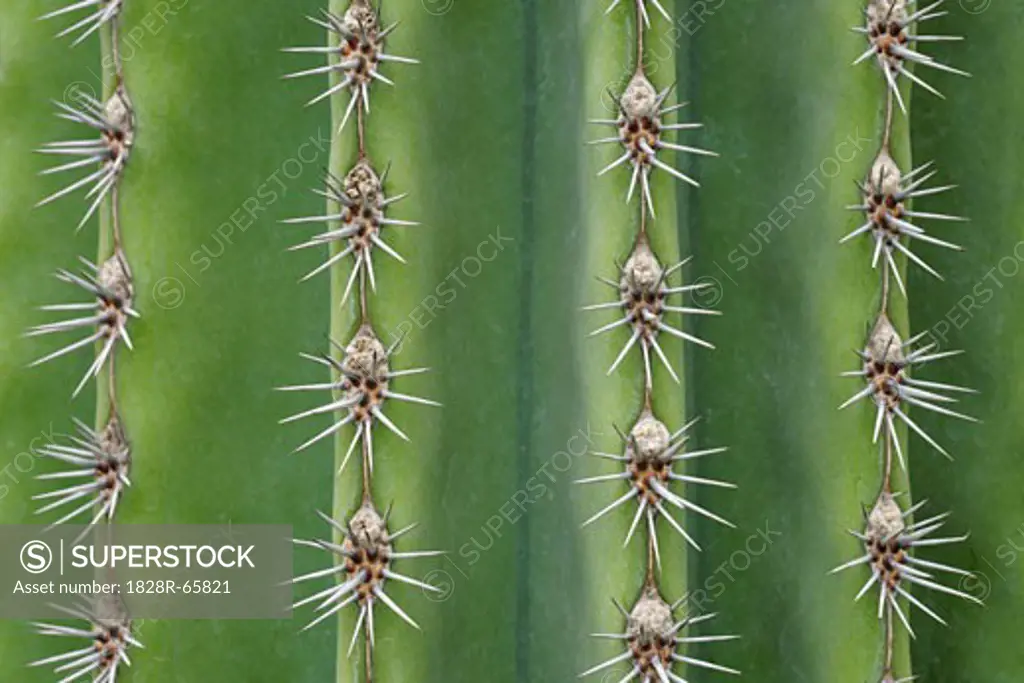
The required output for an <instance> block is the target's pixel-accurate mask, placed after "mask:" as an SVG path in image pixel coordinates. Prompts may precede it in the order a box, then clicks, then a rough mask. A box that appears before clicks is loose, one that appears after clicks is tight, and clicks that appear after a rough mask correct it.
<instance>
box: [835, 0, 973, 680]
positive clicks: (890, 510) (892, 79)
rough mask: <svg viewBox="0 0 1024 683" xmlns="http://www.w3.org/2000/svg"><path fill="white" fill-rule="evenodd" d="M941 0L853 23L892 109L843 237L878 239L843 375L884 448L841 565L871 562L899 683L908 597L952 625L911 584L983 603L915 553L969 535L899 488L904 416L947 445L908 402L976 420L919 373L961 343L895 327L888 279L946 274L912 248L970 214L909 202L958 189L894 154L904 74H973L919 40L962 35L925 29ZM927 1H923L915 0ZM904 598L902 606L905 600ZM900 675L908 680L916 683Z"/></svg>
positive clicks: (947, 387)
mask: <svg viewBox="0 0 1024 683" xmlns="http://www.w3.org/2000/svg"><path fill="white" fill-rule="evenodd" d="M943 1H944V0H938V2H934V3H932V4H929V5H927V6H923V7H920V8H917V9H915V7H916V4H915V3H913V2H910V1H907V0H870V2H869V4H868V6H867V8H866V10H865V12H864V17H865V23H864V25H863V26H858V27H854V29H853V30H854V31H855V32H857V33H859V34H861V35H863V36H864V37H865V38H866V39H867V41H868V47H867V49H866V50H865V52H864V53H863V54H862V55H861V56H860V57H859V58H858V59H857V60H856V62H855V64H859V63H861V62H865V61H867V60H870V59H871V58H872V57H874V61H875V62H876V63H877V66H878V68H879V69H880V71H881V74H882V77H883V79H884V84H885V92H886V108H885V127H884V130H883V131H882V135H881V137H882V141H881V148H880V150H879V152H878V155H877V156H876V158H875V160H874V162H873V163H872V165H871V169H870V170H869V172H868V175H867V177H866V178H865V179H864V182H863V183H862V184H860V185H859V188H860V192H861V196H860V202H859V203H858V204H855V205H853V206H850V207H848V208H849V209H851V210H852V211H855V212H857V213H859V214H861V215H862V216H863V217H864V223H863V224H862V225H861V226H860V227H858V228H857V229H856V230H854V231H853V232H851V233H849V234H848V235H846V236H845V237H843V238H842V239H841V240H840V242H841V243H845V242H848V241H851V240H854V239H855V238H857V237H859V236H862V235H863V236H865V237H867V238H868V239H870V240H871V248H872V252H871V253H872V256H871V267H872V268H873V269H875V270H877V271H879V277H880V283H881V303H880V307H879V311H878V314H877V315H876V317H875V321H874V323H873V325H872V328H871V332H870V335H869V337H868V340H867V343H866V345H865V347H864V350H863V351H860V352H858V356H859V360H860V364H859V367H858V368H857V369H856V370H853V371H850V372H847V373H844V375H846V376H849V377H853V378H856V379H857V381H859V382H862V383H863V384H862V388H860V389H859V390H858V391H857V393H856V394H854V395H853V396H851V397H850V398H849V399H848V400H847V401H846V402H845V403H843V404H842V405H841V406H840V408H846V407H847V406H849V405H852V404H854V403H859V402H862V401H865V400H867V399H870V403H871V405H872V407H873V418H874V429H873V433H872V441H873V443H877V444H878V445H879V449H880V460H881V465H882V483H881V487H880V489H881V490H880V492H879V494H878V497H877V499H876V500H875V502H874V505H873V506H872V507H871V509H870V511H868V512H867V514H866V515H865V517H866V518H865V522H864V530H863V531H862V532H858V531H851V532H850V533H851V534H853V536H854V537H855V538H856V539H857V540H858V541H859V542H860V543H861V544H862V551H861V554H860V555H859V556H858V557H857V558H856V559H854V560H852V561H850V562H847V563H846V564H843V565H841V566H840V567H837V568H836V569H835V570H833V571H834V572H839V571H842V570H845V569H849V568H854V567H858V568H859V567H861V566H864V565H866V566H867V567H868V569H869V570H870V576H869V577H868V579H867V581H866V583H865V584H864V585H863V587H862V588H861V590H860V592H859V593H858V594H857V596H856V598H855V599H856V600H860V599H861V598H862V597H863V596H864V595H866V594H867V593H868V592H870V591H871V590H872V589H873V588H875V589H877V591H878V599H877V613H878V619H879V620H880V621H881V622H883V624H884V627H883V628H884V649H883V664H882V679H881V680H882V682H883V683H893V682H894V681H895V680H896V678H895V676H896V673H895V671H894V666H893V655H894V653H893V649H894V638H895V632H894V629H895V621H896V620H898V621H899V623H901V624H902V625H903V627H905V628H906V629H907V631H908V632H909V634H910V635H911V637H913V636H914V631H913V629H912V628H911V624H910V619H909V618H908V617H909V615H910V605H913V606H914V607H915V608H917V609H918V610H920V611H921V612H923V613H925V614H926V615H928V616H929V617H930V618H932V619H935V620H936V621H938V622H940V623H942V624H945V623H946V622H945V621H944V620H943V618H942V617H941V616H939V614H938V613H937V612H936V611H935V610H934V609H932V608H931V607H929V606H927V605H926V604H925V603H924V602H923V601H922V600H921V599H920V598H918V597H917V596H916V595H914V593H913V592H912V588H913V587H918V588H926V589H931V590H935V591H940V592H943V593H948V594H951V595H954V596H957V597H960V598H963V599H965V600H970V601H972V602H978V603H979V604H980V601H978V600H977V599H976V598H974V597H973V596H971V595H968V594H967V593H964V592H961V591H959V590H956V589H955V588H951V587H949V586H946V585H944V584H942V583H941V582H940V579H939V578H938V577H939V576H941V575H943V574H945V575H954V576H957V575H960V576H963V575H968V572H966V571H964V570H962V569H959V568H957V567H952V566H949V565H946V564H941V563H938V562H933V561H929V560H925V559H922V558H920V557H918V550H919V549H921V548H925V547H928V546H936V545H945V544H949V543H957V542H961V541H964V540H966V538H967V536H966V535H962V536H939V535H937V532H939V531H940V529H942V528H943V527H944V526H945V524H946V521H947V519H948V517H949V513H948V512H947V513H943V514H938V515H932V516H927V515H924V516H923V518H922V519H919V520H918V519H915V517H914V516H915V513H917V512H918V511H919V510H921V509H922V508H923V507H924V506H925V505H926V504H927V501H926V500H921V501H919V502H917V503H915V504H912V505H911V504H910V503H908V502H906V498H907V497H906V496H902V497H901V493H900V492H894V491H893V486H892V480H893V460H894V458H893V454H894V453H895V456H896V458H895V459H896V460H898V461H899V463H900V466H901V467H903V468H904V469H905V468H906V458H905V451H906V443H905V442H904V443H903V444H901V442H900V433H899V432H900V424H901V423H902V425H904V426H905V427H906V428H908V429H909V430H911V431H913V432H915V433H916V434H917V435H918V436H919V437H920V438H921V439H922V440H923V441H924V442H925V443H927V444H928V445H929V446H931V447H932V448H934V449H935V450H937V451H938V452H939V453H941V454H942V455H944V456H946V457H947V458H950V459H952V458H951V457H950V456H949V454H948V453H947V452H946V450H945V449H944V448H943V447H942V446H940V445H939V443H938V442H937V441H936V440H935V439H933V438H932V437H931V436H930V435H928V433H927V432H925V431H924V430H923V429H922V428H921V426H920V425H918V423H917V422H915V421H914V420H913V419H912V418H911V415H910V409H911V408H918V409H922V410H927V411H931V412H934V413H938V414H941V415H945V416H948V417H952V418H956V419H962V420H969V421H976V420H975V419H974V418H972V417H969V416H967V415H964V414H962V413H960V412H957V411H955V410H953V409H952V408H951V407H950V406H951V405H952V404H955V403H956V402H957V400H958V398H957V397H958V396H963V395H965V394H970V393H973V391H972V390H971V389H968V388H966V387H961V386H956V385H952V384H943V383H940V382H935V381H931V380H925V379H921V378H920V377H918V376H917V375H918V373H919V372H920V371H922V369H923V366H926V365H928V364H930V363H932V362H933V361H938V360H942V359H945V358H950V357H953V356H956V355H959V354H960V353H961V352H960V351H955V350H945V351H942V350H939V349H938V347H937V344H935V343H932V342H930V341H929V339H928V333H927V332H924V333H922V334H917V335H914V336H910V337H909V338H905V336H903V335H901V334H900V333H899V331H897V329H896V326H895V324H894V323H893V322H892V320H891V319H890V318H889V315H888V308H889V299H890V296H891V293H892V288H891V287H890V282H891V281H893V280H895V282H896V285H897V287H898V288H899V290H900V291H901V292H902V293H903V295H904V296H906V286H905V283H904V280H903V278H902V277H901V275H900V269H899V264H898V263H897V258H898V257H900V256H901V255H902V256H905V257H906V258H907V260H908V262H910V263H912V264H914V265H916V266H918V267H920V268H921V269H923V270H924V271H925V272H927V273H929V274H930V275H932V276H934V277H937V278H939V279H941V277H942V276H941V275H940V274H939V273H938V272H937V271H936V270H935V269H934V268H932V267H931V266H930V265H928V263H927V262H926V261H925V260H924V259H922V258H921V257H920V256H919V255H918V254H917V252H916V251H915V250H912V249H911V246H910V245H914V247H915V249H916V246H917V245H918V244H920V245H932V246H937V247H942V248H946V249H953V250H959V249H960V247H958V246H957V245H955V244H953V243H951V242H947V241H945V240H943V239H939V238H937V237H934V236H933V235H931V234H929V233H927V232H926V231H925V229H924V228H922V227H921V225H920V224H921V222H922V221H938V222H959V221H964V220H966V219H964V218H960V217H958V216H951V215H946V214H939V213H928V212H924V211H919V210H917V208H916V207H914V208H911V202H915V203H916V200H917V199H919V198H926V197H930V196H931V195H936V194H940V193H944V192H947V191H949V190H952V189H954V186H952V185H929V181H931V180H932V179H933V178H934V177H935V176H937V175H938V173H939V171H938V170H937V169H935V168H934V167H933V165H932V164H931V163H926V164H923V165H921V166H919V167H917V168H914V169H909V170H908V169H901V168H900V167H899V165H897V163H896V162H895V161H894V159H893V156H892V154H891V150H890V141H891V139H892V130H893V119H894V110H895V108H896V106H898V107H899V108H900V110H901V111H902V112H903V113H904V114H906V113H907V106H906V103H905V100H904V97H903V95H902V94H901V91H900V82H901V77H903V78H904V79H905V80H907V81H910V82H912V83H913V84H915V85H917V86H919V87H921V88H922V89H924V90H927V91H929V92H931V93H932V94H935V95H938V96H940V97H941V94H940V93H939V91H938V90H936V89H935V88H934V87H932V86H931V85H929V84H928V83H927V82H926V81H925V80H924V79H923V78H922V77H920V76H918V75H916V74H915V73H914V72H913V71H912V70H911V69H913V68H915V67H916V68H920V67H926V68H930V69H935V70H939V71H945V72H948V73H954V74H958V75H962V76H966V75H967V74H966V73H964V72H962V71H959V70H957V69H954V68H952V67H949V66H947V65H945V64H942V63H940V62H937V61H935V60H934V59H933V58H932V57H929V56H928V55H926V54H924V53H923V52H921V51H920V50H921V46H923V45H927V44H928V43H933V42H939V41H955V40H960V38H959V37H958V36H945V35H929V34H926V33H924V32H923V31H924V30H925V29H924V28H923V27H924V26H925V25H926V22H927V21H929V20H930V19H934V18H936V17H939V16H942V15H944V14H946V12H944V11H942V10H941V9H940V8H941V6H942V4H943ZM918 4H920V3H918ZM901 602H903V603H904V606H903V607H901V606H900V603H901ZM910 680H911V678H903V679H901V681H910Z"/></svg>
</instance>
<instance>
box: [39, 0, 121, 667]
mask: <svg viewBox="0 0 1024 683" xmlns="http://www.w3.org/2000/svg"><path fill="white" fill-rule="evenodd" d="M83 9H84V10H85V11H86V16H85V18H84V19H80V20H78V21H76V22H75V23H73V24H71V25H70V26H68V27H67V28H65V29H63V30H61V31H60V32H59V33H58V34H57V36H58V37H65V36H68V35H71V34H75V33H76V32H77V36H76V37H75V38H74V40H73V42H72V45H73V46H76V45H79V44H80V43H82V42H83V41H85V40H86V39H87V38H88V37H89V36H91V35H92V34H93V33H96V32H100V33H101V34H102V35H101V41H100V44H101V55H100V57H101V58H100V64H101V65H102V67H101V68H102V70H103V76H102V80H103V83H102V90H103V99H102V100H101V99H97V98H96V97H93V96H91V95H89V94H87V93H85V92H81V91H79V92H77V96H76V97H75V98H74V101H73V102H71V103H68V102H60V101H57V100H54V104H55V105H56V107H57V109H58V114H57V116H58V117H59V118H62V119H66V120H68V121H71V122H73V123H76V124H79V126H80V127H81V128H83V129H85V130H88V131H89V132H88V133H83V134H82V136H81V137H78V138H76V139H73V140H62V141H58V142H52V143H47V144H45V145H44V146H43V147H42V148H40V149H39V150H38V151H39V152H40V153H42V154H45V155H47V156H52V157H53V158H55V159H57V160H58V161H59V163H58V164H57V165H56V166H52V167H50V168H48V169H46V170H45V171H43V172H42V175H46V176H49V175H55V174H66V173H68V172H76V173H78V172H80V169H83V168H84V169H86V171H85V175H83V176H82V177H80V178H78V179H77V180H75V181H73V182H71V183H70V184H67V185H65V186H64V187H62V189H59V190H57V191H55V192H53V193H52V194H49V195H48V196H46V197H45V198H44V199H42V200H40V201H39V202H38V203H37V204H36V206H37V207H41V206H45V205H47V204H50V203H51V202H53V201H55V200H58V199H61V198H63V197H66V196H70V195H73V194H74V193H76V192H78V191H80V190H87V192H86V193H85V201H86V204H87V207H88V208H87V209H86V211H85V213H84V215H83V216H82V218H81V219H80V220H79V222H78V224H77V226H76V227H75V232H76V233H77V232H79V231H81V230H82V228H83V227H84V226H85V225H86V224H87V223H89V221H90V219H91V218H92V217H93V216H94V215H97V214H99V215H100V217H101V220H100V229H99V244H98V247H97V250H98V254H99V258H98V259H97V261H96V262H95V263H93V262H92V261H90V260H88V259H86V258H84V257H79V261H80V262H81V266H82V268H81V270H80V271H79V272H78V273H73V272H71V271H69V270H63V269H62V270H59V271H58V272H57V277H58V279H60V280H61V281H63V282H66V283H68V284H71V285H74V286H76V287H78V288H79V289H81V290H84V291H85V293H86V294H88V295H89V296H90V298H91V301H88V302H73V303H61V304H50V305H46V306H42V307H41V309H42V310H43V311H46V312H48V313H51V314H58V315H59V316H61V317H63V319H62V320H59V321H57V322H51V323H45V324H41V325H36V326H34V327H32V328H31V329H30V330H29V331H28V333H27V335H26V336H28V337H38V336H46V335H50V334H55V333H62V332H73V333H80V331H81V330H83V329H84V330H86V331H87V332H86V335H85V336H84V337H80V338H79V339H77V340H76V341H73V342H71V343H68V344H66V345H65V346H62V347H60V348H59V349H58V350H56V351H52V352H50V353H48V354H46V355H44V356H42V357H41V358H39V359H38V360H36V361H34V362H33V363H31V365H33V366H35V365H41V364H43V363H46V362H48V361H51V360H54V359H56V358H60V357H62V356H65V355H67V354H71V353H72V352H74V351H77V350H78V349H82V348H91V349H93V350H94V360H93V361H92V363H91V364H90V365H89V367H88V369H87V370H86V372H85V374H84V376H83V377H82V378H81V380H79V382H78V384H77V385H76V386H75V388H74V390H73V392H72V397H77V396H78V395H79V394H80V393H81V392H82V390H83V389H84V388H85V386H86V385H87V383H88V382H89V380H91V379H96V380H97V389H96V392H97V421H96V428H95V430H94V429H92V428H90V427H88V426H87V425H85V424H84V423H82V422H81V421H78V420H77V419H76V420H75V424H76V431H77V436H73V437H71V438H70V441H69V442H68V443H55V442H54V443H50V444H48V445H47V446H45V447H43V448H42V449H40V450H39V454H40V455H41V456H44V457H48V458H52V459H53V460H55V461H57V462H58V463H59V464H60V465H61V466H62V467H63V469H61V470H57V471H54V472H49V473H46V474H40V475H37V477H36V478H37V479H39V480H42V481H44V482H46V483H50V482H53V483H54V484H55V485H56V487H55V488H53V489H51V490H47V491H45V492H43V493H39V494H36V495H35V496H33V499H34V500H37V501H39V502H40V507H39V508H38V509H37V510H36V514H37V515H40V514H47V515H49V514H59V515H60V517H59V518H58V519H57V520H56V521H54V522H53V523H51V524H50V527H49V528H52V527H54V526H57V525H59V524H64V523H71V522H82V521H83V519H81V517H82V516H83V515H84V522H85V524H86V531H83V532H82V534H81V535H80V536H79V538H81V537H83V536H84V535H85V534H86V533H87V531H88V530H89V529H91V528H93V527H95V526H96V525H97V524H100V523H104V524H109V523H113V522H114V521H115V516H116V515H117V513H118V512H119V510H120V507H119V503H120V501H121V500H122V498H123V497H124V496H125V495H126V493H127V491H128V488H129V486H130V485H131V480H130V478H129V470H130V466H131V462H132V450H131V446H130V444H129V441H128V438H127V436H126V429H125V425H124V422H123V420H122V418H121V415H120V412H119V409H118V402H117V396H118V394H117V386H118V377H117V372H116V367H117V366H116V358H117V351H118V347H119V346H121V345H123V346H125V347H127V348H128V349H129V350H131V349H132V348H133V345H132V340H131V337H130V335H129V332H128V327H129V321H130V320H132V319H135V318H138V317H139V312H138V310H137V309H136V307H135V306H136V304H135V283H134V277H133V275H132V268H131V265H130V263H129V260H128V256H127V253H126V251H125V249H124V243H123V239H122V226H121V203H120V201H119V190H120V186H121V184H122V181H123V178H124V174H125V170H126V167H127V164H128V159H129V156H130V154H131V150H132V147H133V145H134V144H135V136H136V121H135V111H134V108H133V106H132V100H131V97H130V95H129V92H128V85H127V83H126V79H125V70H124V63H123V61H122V58H121V52H120V30H119V29H120V21H121V10H122V5H121V0H95V1H92V2H73V3H70V4H68V5H65V6H64V7H62V8H60V9H57V10H54V11H52V12H49V13H47V14H45V15H43V16H42V17H41V19H54V18H57V17H64V16H65V15H68V14H71V13H74V12H76V11H79V10H83ZM93 10H95V11H93ZM66 94H67V93H65V95H66ZM97 166H98V168H96V167H97ZM64 316H70V317H64ZM83 477H85V478H87V479H88V481H86V482H85V483H78V482H81V478H83ZM69 479H71V480H72V482H73V483H71V484H66V482H67V481H68V480H69ZM69 510H70V511H69ZM61 611H62V612H63V613H64V614H63V616H65V617H71V618H73V619H75V620H76V621H77V622H78V623H77V624H76V625H75V626H67V625H64V624H60V623H50V622H40V623H36V624H34V628H35V630H36V632H37V633H38V634H40V635H44V636H56V637H58V638H59V639H61V640H62V641H66V640H68V639H70V638H74V639H77V640H78V641H79V642H81V640H83V639H84V640H86V641H88V644H87V645H86V646H85V647H72V648H71V649H69V650H66V651H65V652H63V653H61V654H58V655H52V656H48V657H43V658H40V659H36V660H33V661H32V662H30V663H29V666H30V667H48V668H51V669H52V670H53V673H54V674H56V675H58V676H61V677H63V679H64V680H74V679H78V678H82V677H84V676H89V677H91V678H92V679H93V680H94V681H101V682H104V683H114V681H116V680H117V677H118V671H123V669H124V668H125V667H127V666H130V665H131V657H130V656H129V654H128V652H129V650H131V649H135V648H140V647H141V643H140V642H139V641H138V640H137V639H136V638H135V637H133V635H132V629H133V622H132V619H131V617H130V615H129V614H128V610H127V608H126V605H125V604H124V602H123V599H122V598H121V597H120V596H118V595H116V594H115V595H102V596H94V597H89V598H86V599H84V600H83V601H82V603H81V604H80V605H78V606H76V607H74V608H67V607H64V608H61ZM82 622H84V624H83V623H82Z"/></svg>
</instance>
